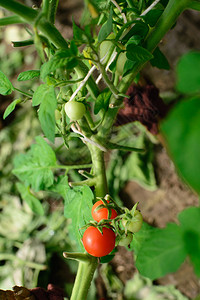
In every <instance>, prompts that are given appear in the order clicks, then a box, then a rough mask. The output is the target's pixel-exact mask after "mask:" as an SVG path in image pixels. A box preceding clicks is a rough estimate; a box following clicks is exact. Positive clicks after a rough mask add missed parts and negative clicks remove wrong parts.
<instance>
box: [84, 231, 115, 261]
mask: <svg viewBox="0 0 200 300" xmlns="http://www.w3.org/2000/svg"><path fill="white" fill-rule="evenodd" d="M82 241H83V246H84V248H85V250H86V251H87V252H88V253H89V254H90V255H92V256H95V257H102V256H105V255H108V254H109V253H110V252H111V251H112V250H113V249H114V247H115V233H114V231H112V230H111V229H109V228H107V227H103V234H101V232H100V231H99V230H98V229H97V228H96V227H93V226H90V227H88V228H87V229H86V231H85V232H84V234H83V240H82Z"/></svg>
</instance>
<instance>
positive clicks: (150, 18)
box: [143, 9, 163, 27]
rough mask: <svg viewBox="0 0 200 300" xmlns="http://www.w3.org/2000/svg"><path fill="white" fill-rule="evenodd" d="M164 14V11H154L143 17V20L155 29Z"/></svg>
mask: <svg viewBox="0 0 200 300" xmlns="http://www.w3.org/2000/svg"><path fill="white" fill-rule="evenodd" d="M162 13H163V10H162V9H152V10H150V11H149V12H148V13H147V14H146V15H145V16H144V17H143V19H144V20H145V21H146V23H147V24H149V25H150V26H151V27H154V26H155V25H156V23H157V21H158V19H159V18H160V16H161V15H162Z"/></svg>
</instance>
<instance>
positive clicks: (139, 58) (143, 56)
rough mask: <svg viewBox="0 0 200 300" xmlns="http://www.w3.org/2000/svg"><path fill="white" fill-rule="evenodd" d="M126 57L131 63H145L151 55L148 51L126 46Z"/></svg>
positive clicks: (138, 47) (134, 46) (130, 45)
mask: <svg viewBox="0 0 200 300" xmlns="http://www.w3.org/2000/svg"><path fill="white" fill-rule="evenodd" d="M126 56H127V58H128V59H130V60H131V61H133V62H147V61H148V60H150V59H152V58H153V55H152V54H151V53H150V52H149V51H148V50H146V49H145V48H143V47H140V46H136V45H134V44H128V46H127V54H126Z"/></svg>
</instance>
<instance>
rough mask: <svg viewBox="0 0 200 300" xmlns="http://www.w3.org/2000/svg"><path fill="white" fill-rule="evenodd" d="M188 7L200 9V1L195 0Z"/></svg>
mask: <svg viewBox="0 0 200 300" xmlns="http://www.w3.org/2000/svg"><path fill="white" fill-rule="evenodd" d="M188 7H189V8H191V9H194V10H198V11H200V2H199V0H193V1H192V2H190V3H189V4H188Z"/></svg>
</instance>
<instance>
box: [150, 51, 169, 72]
mask: <svg viewBox="0 0 200 300" xmlns="http://www.w3.org/2000/svg"><path fill="white" fill-rule="evenodd" d="M153 56H154V57H153V59H151V60H150V63H151V65H152V66H153V67H157V68H159V69H164V70H169V69H170V65H169V62H168V60H167V59H166V57H165V55H164V54H163V53H162V52H161V51H160V49H159V48H158V47H157V48H156V49H155V50H154V52H153Z"/></svg>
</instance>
